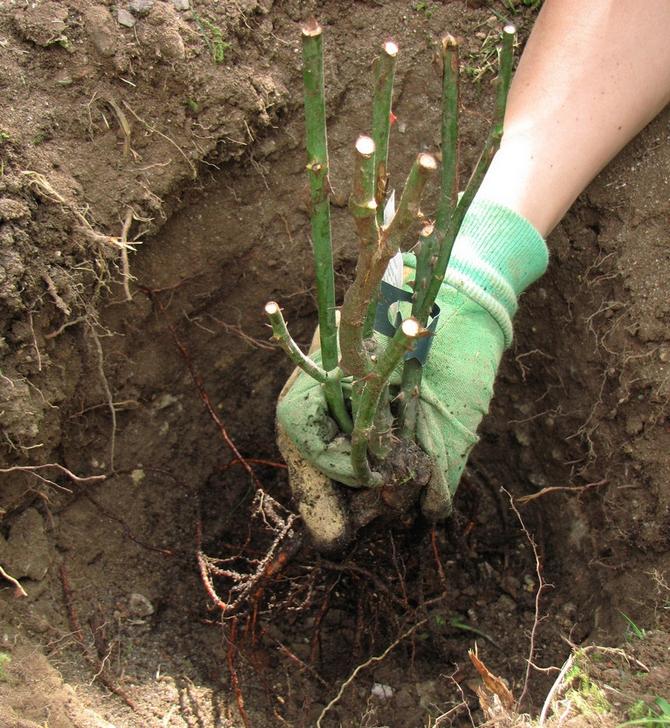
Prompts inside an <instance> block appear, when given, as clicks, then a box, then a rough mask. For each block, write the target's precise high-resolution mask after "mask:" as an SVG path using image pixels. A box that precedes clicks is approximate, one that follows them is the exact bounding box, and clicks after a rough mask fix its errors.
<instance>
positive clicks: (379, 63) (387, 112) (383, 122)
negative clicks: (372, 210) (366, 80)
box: [372, 40, 398, 225]
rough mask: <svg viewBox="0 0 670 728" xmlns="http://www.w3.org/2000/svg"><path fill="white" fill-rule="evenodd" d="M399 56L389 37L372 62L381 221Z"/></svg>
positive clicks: (376, 180) (377, 192)
mask: <svg viewBox="0 0 670 728" xmlns="http://www.w3.org/2000/svg"><path fill="white" fill-rule="evenodd" d="M397 56H398V46H397V45H396V44H395V43H394V42H393V41H392V40H388V41H386V43H384V44H383V45H382V52H381V55H380V56H378V58H377V59H376V60H375V62H374V67H373V72H374V77H375V82H374V83H375V86H374V94H373V97H372V139H373V140H374V143H375V148H376V151H375V200H376V201H377V222H378V223H379V224H380V225H381V224H382V223H383V222H384V200H385V198H386V191H387V190H386V188H387V179H388V146H389V134H390V131H391V106H392V100H393V78H394V76H395V65H396V59H397Z"/></svg>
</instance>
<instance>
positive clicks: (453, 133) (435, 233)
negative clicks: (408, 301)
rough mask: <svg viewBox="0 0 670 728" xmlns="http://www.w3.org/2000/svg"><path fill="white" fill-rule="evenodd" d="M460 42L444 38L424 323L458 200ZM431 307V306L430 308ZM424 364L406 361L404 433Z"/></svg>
mask: <svg viewBox="0 0 670 728" xmlns="http://www.w3.org/2000/svg"><path fill="white" fill-rule="evenodd" d="M458 104H459V87H458V43H457V41H456V39H455V38H454V37H453V36H451V35H445V36H444V37H443V38H442V180H441V182H442V184H441V190H440V202H439V204H438V208H437V216H436V222H435V227H434V228H433V227H430V228H425V229H424V231H423V233H422V235H421V242H420V246H419V251H418V253H417V256H416V277H415V282H414V293H415V295H414V302H413V304H412V314H413V315H414V316H416V317H417V318H418V320H419V322H420V323H421V325H422V326H426V325H427V323H428V312H425V316H422V313H424V311H423V310H422V308H421V299H422V298H423V296H424V294H425V292H426V290H427V288H428V284H429V282H430V277H431V273H432V269H433V266H434V265H435V263H436V258H435V253H436V250H437V247H438V246H437V244H438V240H439V237H440V234H441V233H443V232H444V230H445V228H446V227H447V225H448V223H449V220H450V219H451V216H452V214H453V211H454V209H455V207H456V204H457V201H458ZM429 310H430V309H428V311H429ZM422 377H423V367H422V366H421V364H420V362H419V361H418V360H417V359H409V360H408V361H406V362H405V365H404V367H403V371H402V383H401V397H400V405H399V410H398V420H399V428H400V436H401V437H402V438H403V439H406V440H414V439H415V438H416V422H417V415H418V409H419V393H420V391H421V379H422Z"/></svg>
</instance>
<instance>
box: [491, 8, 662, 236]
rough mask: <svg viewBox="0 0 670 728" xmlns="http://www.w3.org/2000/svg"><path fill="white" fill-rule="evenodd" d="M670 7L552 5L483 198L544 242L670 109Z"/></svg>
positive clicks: (517, 86)
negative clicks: (530, 228)
mask: <svg viewBox="0 0 670 728" xmlns="http://www.w3.org/2000/svg"><path fill="white" fill-rule="evenodd" d="M668 28H670V0H646V2H644V3H640V2H636V1H635V0H590V1H589V2H583V0H546V1H545V4H544V7H543V8H542V10H541V12H540V14H539V16H538V19H537V22H536V24H535V27H534V28H533V32H532V34H531V37H530V38H529V40H528V44H527V46H526V49H525V51H524V53H523V56H522V58H521V61H520V63H519V68H518V70H517V72H516V75H515V78H514V82H513V84H512V89H511V92H510V98H509V103H508V107H507V114H506V117H505V134H504V137H503V140H502V145H501V148H500V151H499V152H498V154H497V155H496V157H495V159H494V161H493V163H492V165H491V169H490V170H489V173H488V174H487V176H486V178H485V180H484V183H483V185H482V188H481V190H480V193H479V194H480V196H482V197H485V198H488V199H491V200H493V201H495V202H498V203H500V204H502V205H504V206H506V207H509V208H511V209H512V210H514V211H515V212H517V213H519V214H520V215H522V216H523V217H525V218H527V219H528V220H530V222H532V223H533V225H535V227H536V228H537V229H538V230H539V231H540V232H541V233H542V234H543V235H547V234H548V233H549V232H550V231H551V230H552V229H553V227H554V226H555V225H556V224H557V223H558V221H559V220H560V219H561V217H562V216H563V215H564V214H565V212H566V211H567V209H568V208H569V207H570V205H571V204H572V203H573V201H574V200H575V198H576V197H577V196H578V195H579V193H580V192H581V191H582V190H583V189H584V188H585V187H586V186H587V185H588V183H589V182H590V181H591V180H592V179H593V177H595V175H596V174H597V173H598V172H599V171H600V170H601V169H602V168H603V167H604V166H605V165H606V164H607V162H609V161H610V159H612V157H614V156H615V155H616V154H617V152H619V150H620V149H621V148H622V147H623V146H624V145H625V144H626V143H627V142H628V141H629V140H630V139H631V138H632V137H633V136H635V135H636V134H637V133H638V132H639V131H640V130H641V129H642V128H643V127H644V126H645V125H646V124H647V123H648V122H649V121H651V119H653V117H654V116H655V115H656V114H657V113H658V112H659V111H660V110H661V109H662V108H663V107H664V106H665V105H666V104H667V103H668V101H670V43H668V41H667V29H668Z"/></svg>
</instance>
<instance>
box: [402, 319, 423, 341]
mask: <svg viewBox="0 0 670 728" xmlns="http://www.w3.org/2000/svg"><path fill="white" fill-rule="evenodd" d="M420 331H421V324H420V323H419V322H418V321H417V320H416V319H415V318H413V317H410V318H406V319H405V320H404V321H403V322H402V332H403V334H405V336H408V337H409V338H410V339H416V337H417V336H418V335H419V333H420Z"/></svg>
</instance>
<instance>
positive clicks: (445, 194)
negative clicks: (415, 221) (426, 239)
mask: <svg viewBox="0 0 670 728" xmlns="http://www.w3.org/2000/svg"><path fill="white" fill-rule="evenodd" d="M458 101H459V88H458V43H457V41H456V39H455V38H454V37H453V36H451V35H445V36H444V37H443V38H442V134H441V137H442V180H441V181H442V185H441V191H440V203H439V205H438V208H437V218H436V224H435V226H436V228H437V230H438V231H439V230H444V228H445V227H446V223H447V221H448V220H449V218H450V217H451V213H452V211H453V209H454V208H455V207H456V202H457V201H458Z"/></svg>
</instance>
